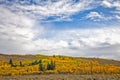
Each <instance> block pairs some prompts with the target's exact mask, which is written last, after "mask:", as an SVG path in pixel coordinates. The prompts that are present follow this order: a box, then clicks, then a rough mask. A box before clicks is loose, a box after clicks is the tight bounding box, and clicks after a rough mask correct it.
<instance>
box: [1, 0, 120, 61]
mask: <svg viewBox="0 0 120 80" xmlns="http://www.w3.org/2000/svg"><path fill="white" fill-rule="evenodd" d="M119 34H120V1H119V0H0V35H1V37H0V50H1V53H5V54H39V53H40V54H44V55H54V54H55V55H68V56H81V57H100V58H108V59H117V60H119V57H120V50H119V49H120V35H119Z"/></svg>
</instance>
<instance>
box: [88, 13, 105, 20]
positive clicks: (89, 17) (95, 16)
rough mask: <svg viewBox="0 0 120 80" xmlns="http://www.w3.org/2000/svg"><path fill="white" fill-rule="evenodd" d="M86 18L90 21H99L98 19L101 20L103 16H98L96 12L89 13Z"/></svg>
mask: <svg viewBox="0 0 120 80" xmlns="http://www.w3.org/2000/svg"><path fill="white" fill-rule="evenodd" d="M86 18H88V19H91V20H93V21H99V20H100V19H103V18H104V16H103V14H100V13H98V12H90V13H89V14H88V15H87V16H86Z"/></svg>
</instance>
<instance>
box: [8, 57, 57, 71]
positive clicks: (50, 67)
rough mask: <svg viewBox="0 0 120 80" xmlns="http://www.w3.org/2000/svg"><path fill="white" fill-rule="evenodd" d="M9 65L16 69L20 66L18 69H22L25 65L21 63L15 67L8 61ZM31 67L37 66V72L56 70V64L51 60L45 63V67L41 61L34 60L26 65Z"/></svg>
mask: <svg viewBox="0 0 120 80" xmlns="http://www.w3.org/2000/svg"><path fill="white" fill-rule="evenodd" d="M9 64H10V65H11V67H17V66H20V67H24V66H25V64H23V63H22V61H20V62H19V65H15V64H14V63H13V60H12V59H10V60H9ZM32 65H39V71H44V70H55V68H56V63H55V61H53V60H51V61H50V62H49V63H47V65H46V66H45V65H43V61H42V59H40V60H35V61H34V62H32V63H30V64H28V66H32Z"/></svg>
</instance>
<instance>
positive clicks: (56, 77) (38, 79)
mask: <svg viewBox="0 0 120 80" xmlns="http://www.w3.org/2000/svg"><path fill="white" fill-rule="evenodd" d="M0 80H120V75H74V74H73V75H72V74H49V75H47V74H46V75H22V76H3V77H0Z"/></svg>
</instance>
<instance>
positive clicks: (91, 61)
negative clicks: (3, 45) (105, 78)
mask: <svg viewBox="0 0 120 80" xmlns="http://www.w3.org/2000/svg"><path fill="white" fill-rule="evenodd" d="M51 73H52V74H53V73H54V74H117V75H120V61H115V60H107V59H99V58H82V57H69V56H60V55H53V56H44V55H3V54H1V55H0V75H1V76H5V75H12V76H14V75H27V74H51Z"/></svg>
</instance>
